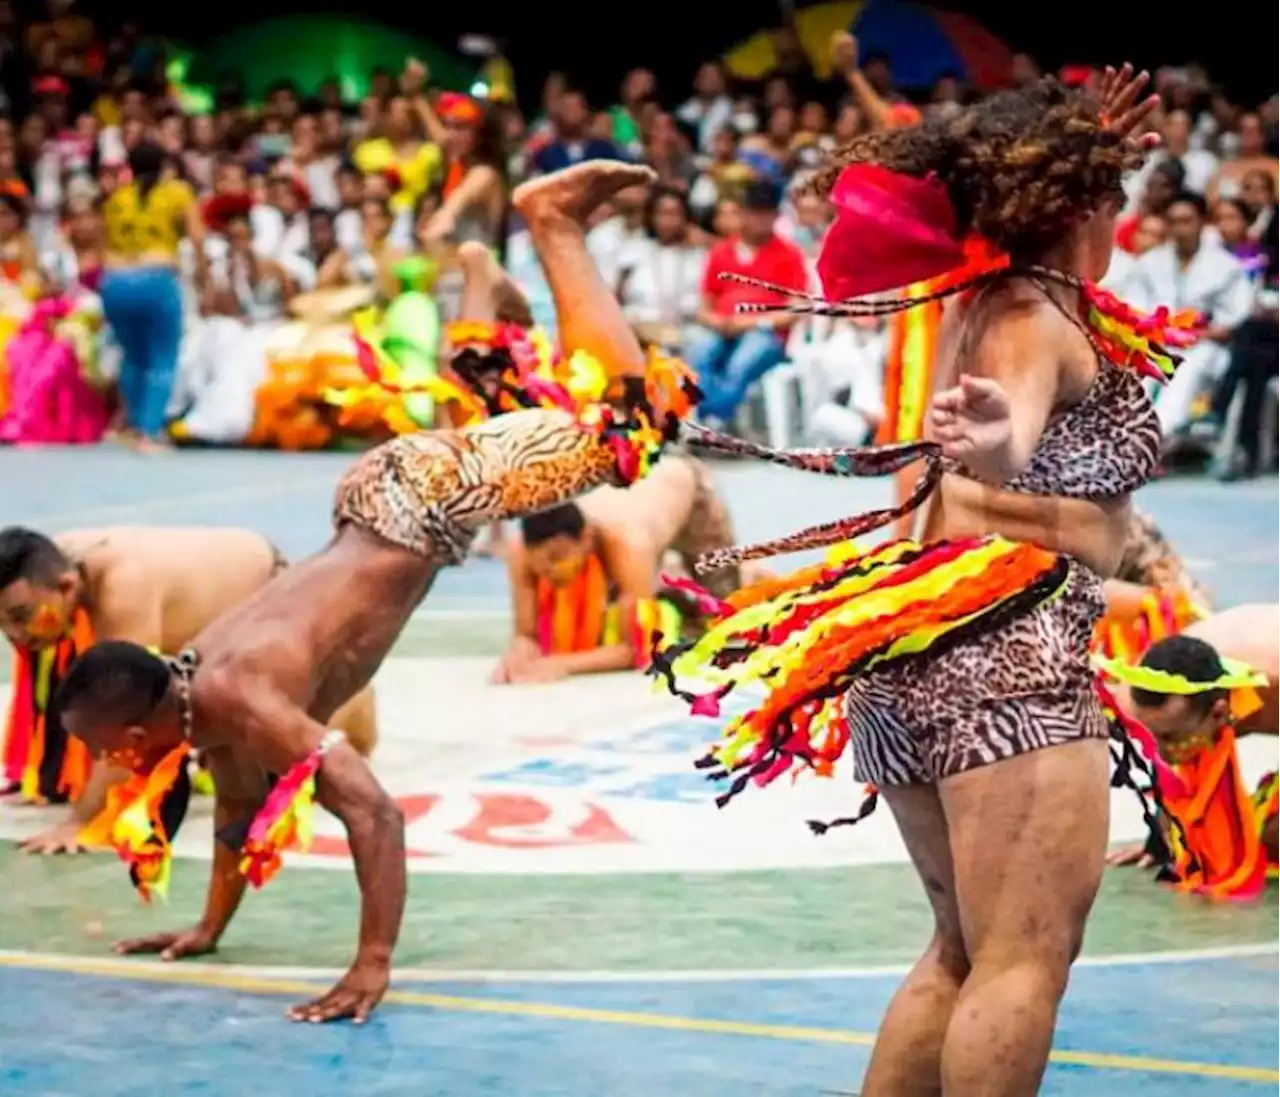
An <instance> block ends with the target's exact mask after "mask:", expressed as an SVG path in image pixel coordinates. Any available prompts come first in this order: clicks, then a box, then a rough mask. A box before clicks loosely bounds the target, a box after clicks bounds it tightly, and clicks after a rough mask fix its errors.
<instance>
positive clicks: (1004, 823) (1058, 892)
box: [938, 739, 1110, 1097]
mask: <svg viewBox="0 0 1280 1097" xmlns="http://www.w3.org/2000/svg"><path fill="white" fill-rule="evenodd" d="M1108 770H1109V757H1108V754H1107V742H1106V740H1105V739H1081V740H1079V741H1076V742H1072V743H1065V744H1062V745H1060V746H1053V747H1047V748H1045V749H1043V750H1036V751H1032V752H1031V753H1029V754H1023V755H1019V756H1018V757H1015V758H1010V759H1008V760H1006V761H1002V762H996V763H994V764H992V765H989V766H983V767H982V768H980V769H976V770H972V771H970V772H969V773H962V774H960V775H958V776H956V777H951V778H948V779H947V780H945V781H943V782H942V783H941V785H940V786H939V790H938V791H939V795H940V797H941V800H942V806H943V808H944V810H945V811H946V816H947V828H948V830H949V831H950V833H951V857H952V862H953V864H954V866H955V883H956V903H957V906H958V908H959V910H960V918H961V924H962V926H963V928H964V942H965V951H966V953H967V955H968V957H969V963H970V971H969V976H968V978H966V979H965V981H964V985H963V986H962V987H961V988H960V995H959V998H958V999H957V1001H956V1006H955V1011H954V1012H953V1014H952V1016H951V1024H950V1025H949V1026H948V1028H947V1036H946V1040H945V1042H944V1043H943V1047H942V1085H943V1090H944V1092H945V1093H946V1094H947V1097H1033V1095H1034V1094H1035V1093H1037V1092H1039V1088H1040V1081H1041V1078H1042V1077H1043V1075H1044V1069H1045V1065H1046V1063H1047V1062H1048V1059H1049V1050H1050V1047H1051V1045H1052V1043H1053V1029H1054V1025H1055V1023H1056V1021H1057V1017H1058V1003H1059V1001H1060V1000H1061V998H1062V995H1063V993H1064V992H1065V991H1066V988H1067V976H1068V973H1069V972H1070V969H1071V964H1072V962H1073V961H1074V960H1075V958H1076V954H1077V952H1078V951H1079V949H1080V943H1081V940H1082V939H1083V937H1084V926H1085V921H1086V919H1087V918H1088V916H1089V910H1090V908H1091V907H1092V906H1093V900H1094V896H1095V895H1096V894H1097V891H1098V885H1099V883H1100V882H1101V880H1102V869H1103V860H1104V857H1105V855H1106V848H1107V827H1108V816H1109V808H1110V791H1109V782H1108Z"/></svg>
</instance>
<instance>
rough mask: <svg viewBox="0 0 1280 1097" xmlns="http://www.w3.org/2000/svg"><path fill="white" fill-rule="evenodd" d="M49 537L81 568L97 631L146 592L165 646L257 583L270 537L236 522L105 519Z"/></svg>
mask: <svg viewBox="0 0 1280 1097" xmlns="http://www.w3.org/2000/svg"><path fill="white" fill-rule="evenodd" d="M56 541H57V543H58V546H59V547H60V548H62V549H63V551H65V552H66V553H67V554H68V555H69V556H70V557H71V558H72V559H73V560H75V561H76V562H77V563H79V564H80V565H81V566H82V568H83V571H84V574H85V577H86V579H87V590H86V595H87V597H86V599H85V602H86V608H87V609H88V611H89V618H90V620H91V621H92V623H93V628H94V633H95V634H96V635H97V636H100V637H104V638H111V637H118V636H120V635H121V632H120V629H119V626H120V623H121V622H120V621H119V620H117V619H116V618H117V616H118V611H119V610H120V609H122V608H125V607H126V606H127V608H129V609H130V610H131V611H136V608H137V603H138V601H139V600H146V601H148V602H154V606H155V612H156V613H157V614H158V623H159V635H158V636H156V637H155V638H154V639H155V641H156V643H157V644H158V645H159V647H160V648H161V649H162V650H164V651H169V652H173V651H177V650H178V649H179V648H181V647H182V645H183V644H185V643H186V642H187V641H188V640H190V639H191V638H192V637H193V636H194V635H195V634H196V633H197V632H199V631H200V630H201V629H202V628H204V627H205V626H206V625H207V624H209V622H211V621H212V620H214V619H215V618H216V617H217V616H218V615H219V614H220V613H223V612H224V611H225V610H226V609H227V608H228V607H229V606H233V605H235V604H236V603H237V602H240V601H242V600H243V599H245V598H247V597H248V596H249V595H250V594H252V593H253V592H254V591H256V590H257V589H258V588H259V587H261V586H262V585H263V584H264V583H265V582H266V581H267V578H268V576H269V575H270V574H271V569H272V566H273V563H274V558H273V552H272V547H271V544H270V542H268V541H267V540H266V539H265V538H264V537H263V536H262V535H261V534H258V533H253V532H252V531H250V530H244V529H218V528H200V527H174V528H152V527H146V526H112V527H109V528H102V529H81V530H72V531H70V532H68V533H65V534H61V535H59V536H58V537H57V538H56Z"/></svg>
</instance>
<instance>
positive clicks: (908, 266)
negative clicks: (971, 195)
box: [818, 164, 965, 301]
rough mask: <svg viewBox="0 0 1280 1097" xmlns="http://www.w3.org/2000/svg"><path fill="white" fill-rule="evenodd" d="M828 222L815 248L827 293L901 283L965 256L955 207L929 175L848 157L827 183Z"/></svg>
mask: <svg viewBox="0 0 1280 1097" xmlns="http://www.w3.org/2000/svg"><path fill="white" fill-rule="evenodd" d="M831 204H832V205H833V206H835V211H836V217H835V222H834V223H833V224H832V226H831V228H830V229H829V230H828V232H827V237H826V240H825V241H824V242H823V245H822V253H821V254H820V255H819V256H818V277H819V278H821V279H822V289H823V293H824V295H825V296H826V298H827V300H828V301H847V300H850V299H851V298H854V297H865V296H867V295H868V294H872V293H883V292H885V291H887V290H893V289H900V288H901V287H903V286H908V285H910V284H911V283H913V282H924V281H927V280H928V279H930V278H936V277H938V276H939V275H942V274H946V273H947V272H948V271H951V270H954V269H955V268H956V267H959V266H962V265H963V264H964V262H965V248H964V242H963V241H962V240H961V239H960V237H959V235H958V227H957V225H956V212H955V209H954V207H953V206H952V205H951V199H950V197H948V195H947V191H946V188H945V187H944V186H943V185H942V184H941V183H940V182H939V181H938V180H937V179H936V178H933V177H930V178H927V179H916V178H914V177H913V176H910V175H903V174H901V173H900V172H896V171H890V170H889V169H888V168H884V167H881V166H880V165H879V164H850V165H849V166H848V167H847V168H845V169H844V171H842V172H841V173H840V178H839V179H837V180H836V185H835V186H834V187H832V189H831Z"/></svg>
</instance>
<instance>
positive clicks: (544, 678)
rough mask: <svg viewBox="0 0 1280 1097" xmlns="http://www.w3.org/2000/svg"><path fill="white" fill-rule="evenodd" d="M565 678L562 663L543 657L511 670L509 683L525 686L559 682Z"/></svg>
mask: <svg viewBox="0 0 1280 1097" xmlns="http://www.w3.org/2000/svg"><path fill="white" fill-rule="evenodd" d="M564 677H566V675H565V670H564V667H563V666H562V665H561V664H560V662H559V661H558V660H556V659H554V658H547V657H545V656H543V657H542V658H539V659H532V660H530V661H529V662H527V663H522V664H520V665H519V666H515V667H512V668H510V670H509V671H508V678H507V681H509V682H511V683H513V684H514V685H519V686H523V685H531V684H533V683H535V682H558V681H560V679H561V678H564Z"/></svg>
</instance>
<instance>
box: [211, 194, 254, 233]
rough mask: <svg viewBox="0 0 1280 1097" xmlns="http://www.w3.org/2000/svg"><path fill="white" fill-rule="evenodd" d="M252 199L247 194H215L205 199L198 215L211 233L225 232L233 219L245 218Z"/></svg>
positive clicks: (250, 207)
mask: <svg viewBox="0 0 1280 1097" xmlns="http://www.w3.org/2000/svg"><path fill="white" fill-rule="evenodd" d="M251 209H253V199H252V198H250V197H249V195H247V194H216V195H213V196H212V197H210V198H206V199H205V202H204V205H203V206H202V207H201V210H200V215H201V217H203V218H204V223H205V225H206V226H208V228H209V230H210V231H211V232H219V233H220V232H225V231H226V228H227V224H228V223H229V222H230V221H231V219H232V218H234V217H247V216H248V215H249V211H250V210H251Z"/></svg>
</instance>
